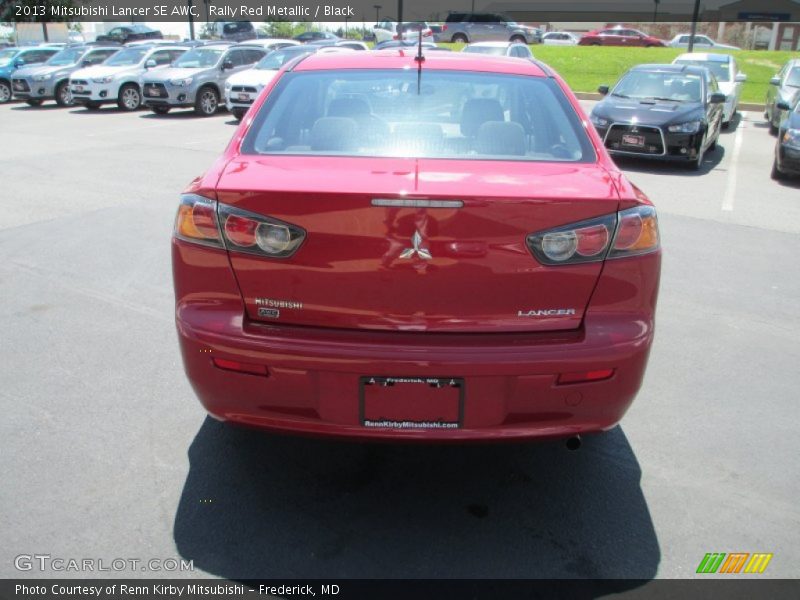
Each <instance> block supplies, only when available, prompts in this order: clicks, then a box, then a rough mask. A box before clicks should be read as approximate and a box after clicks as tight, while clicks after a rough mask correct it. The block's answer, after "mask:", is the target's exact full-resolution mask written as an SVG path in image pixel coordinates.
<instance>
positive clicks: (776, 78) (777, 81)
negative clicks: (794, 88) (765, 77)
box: [769, 75, 781, 86]
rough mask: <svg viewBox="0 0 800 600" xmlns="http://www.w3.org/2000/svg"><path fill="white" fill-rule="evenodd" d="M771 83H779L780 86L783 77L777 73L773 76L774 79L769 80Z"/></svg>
mask: <svg viewBox="0 0 800 600" xmlns="http://www.w3.org/2000/svg"><path fill="white" fill-rule="evenodd" d="M769 84H770V85H777V86H780V84H781V78H780V77H778V76H777V75H775V77H773V78H772V79H770V80H769Z"/></svg>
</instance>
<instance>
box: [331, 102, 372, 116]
mask: <svg viewBox="0 0 800 600" xmlns="http://www.w3.org/2000/svg"><path fill="white" fill-rule="evenodd" d="M371 112H372V111H371V110H370V107H369V103H368V102H367V101H366V100H364V99H363V98H334V99H333V100H331V103H330V105H329V106H328V116H329V117H365V116H367V115H369V114H370V113H371Z"/></svg>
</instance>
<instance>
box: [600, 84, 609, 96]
mask: <svg viewBox="0 0 800 600" xmlns="http://www.w3.org/2000/svg"><path fill="white" fill-rule="evenodd" d="M597 92H598V93H599V94H600V95H601V96H607V95H608V86H607V85H601V86H600V87H598V88H597Z"/></svg>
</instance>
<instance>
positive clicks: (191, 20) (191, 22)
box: [186, 0, 194, 41]
mask: <svg viewBox="0 0 800 600" xmlns="http://www.w3.org/2000/svg"><path fill="white" fill-rule="evenodd" d="M186 4H187V5H188V6H189V39H190V40H192V41H194V15H192V8H194V7H193V6H192V0H186Z"/></svg>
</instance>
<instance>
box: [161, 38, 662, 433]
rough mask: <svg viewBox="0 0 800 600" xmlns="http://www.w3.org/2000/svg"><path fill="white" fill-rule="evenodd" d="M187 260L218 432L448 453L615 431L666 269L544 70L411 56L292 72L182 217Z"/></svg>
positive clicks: (631, 201)
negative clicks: (221, 426) (239, 427)
mask: <svg viewBox="0 0 800 600" xmlns="http://www.w3.org/2000/svg"><path fill="white" fill-rule="evenodd" d="M172 257H173V271H174V282H175V295H176V320H177V327H178V332H179V339H180V346H181V351H182V354H183V361H184V366H185V369H186V373H187V375H188V377H189V380H190V381H191V383H192V385H193V387H194V389H195V391H196V393H197V395H198V396H199V398H200V400H201V402H202V403H203V405H204V406H205V408H206V409H207V410H208V412H209V413H210V414H211V415H212V416H214V417H216V418H217V419H221V420H224V421H228V422H234V423H238V424H245V425H250V426H256V427H262V428H265V429H271V430H279V431H288V432H295V433H305V434H319V435H330V436H339V437H349V438H373V439H376V438H384V439H394V440H439V441H448V440H450V441H455V440H491V439H495V440H500V439H504V440H510V439H529V438H539V437H572V436H577V435H579V434H581V433H588V432H599V431H603V430H607V429H609V428H611V427H613V426H614V425H615V424H616V423H617V422H618V421H619V420H620V419H621V418H622V416H623V414H624V413H625V411H626V410H627V408H628V406H629V405H630V404H631V402H632V401H633V398H634V396H635V395H636V393H637V391H638V389H639V387H640V385H641V382H642V377H643V375H644V371H645V366H646V363H647V357H648V353H649V350H650V345H651V342H652V339H653V328H654V313H655V307H656V297H657V294H658V282H659V272H660V261H661V252H660V246H659V233H658V223H657V219H656V212H655V209H654V208H653V206H652V204H651V203H650V202H649V201H648V199H647V198H646V197H645V195H644V194H643V193H642V192H641V191H639V190H638V189H637V188H636V187H634V186H633V185H632V184H631V183H630V182H628V181H627V180H626V179H625V177H624V176H623V175H622V173H621V172H620V171H619V170H618V169H617V168H616V166H615V165H614V163H613V162H612V161H611V160H610V158H609V156H608V154H607V153H606V150H605V149H604V148H603V143H602V141H601V140H600V139H599V137H598V136H597V133H596V132H595V130H594V127H593V126H592V125H591V123H590V122H589V121H588V119H587V118H586V116H585V114H584V112H583V111H582V109H581V107H580V106H579V104H578V102H577V100H576V98H575V96H574V95H573V94H572V92H571V91H570V90H569V89H568V88H567V86H566V84H565V83H564V81H563V80H562V79H561V78H560V77H559V76H558V75H557V74H555V73H554V72H552V71H551V70H550V69H549V68H548V67H547V66H545V65H543V64H540V63H537V62H535V61H532V60H526V59H521V58H506V57H487V56H477V57H476V56H474V55H467V54H460V53H458V54H456V53H453V54H452V55H450V54H448V53H443V52H437V53H434V52H430V53H429V54H428V55H427V56H418V55H417V49H416V48H410V49H409V48H405V49H401V50H387V51H381V52H358V53H352V54H328V55H324V54H313V55H310V56H306V57H303V58H300V59H297V60H294V61H291V62H289V63H288V64H287V65H285V66H284V67H283V68H282V69H281V71H280V72H279V74H278V75H277V76H276V77H275V78H274V79H273V80H272V82H271V83H270V84H269V85H268V86H267V87H266V88H265V89H264V90H263V91H262V93H261V94H260V95H259V98H258V99H257V100H256V102H255V103H254V104H253V106H252V108H251V110H250V111H249V112H248V114H247V116H246V117H245V118H244V120H243V122H242V124H241V125H240V127H239V129H238V130H237V131H236V133H235V134H234V137H233V139H232V140H231V142H230V144H229V146H228V147H227V149H226V150H225V152H224V154H223V155H222V156H221V157H220V158H219V159H218V160H217V161H216V163H215V164H214V165H213V166H212V167H211V168H210V170H209V171H208V172H207V173H206V174H205V175H203V176H202V177H199V178H198V179H196V180H195V181H193V182H192V183H191V185H190V186H189V188H188V189H187V190H186V191H185V193H184V194H183V196H182V197H181V201H180V206H179V208H178V215H177V219H176V223H175V233H174V237H173V242H172Z"/></svg>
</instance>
